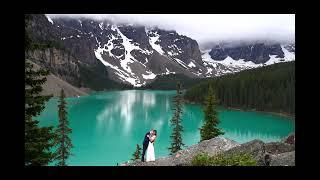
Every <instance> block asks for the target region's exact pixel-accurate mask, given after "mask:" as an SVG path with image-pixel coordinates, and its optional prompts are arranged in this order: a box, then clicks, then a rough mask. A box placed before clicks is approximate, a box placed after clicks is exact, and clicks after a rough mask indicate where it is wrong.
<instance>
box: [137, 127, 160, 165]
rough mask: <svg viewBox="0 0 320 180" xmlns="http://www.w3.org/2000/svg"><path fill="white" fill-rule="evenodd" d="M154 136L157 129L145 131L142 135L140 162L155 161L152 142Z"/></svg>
mask: <svg viewBox="0 0 320 180" xmlns="http://www.w3.org/2000/svg"><path fill="white" fill-rule="evenodd" d="M156 137H157V131H156V130H154V129H152V130H151V131H149V132H147V133H146V135H145V136H144V140H143V149H142V157H141V161H142V162H144V161H146V162H149V161H155V155H154V146H153V144H154V141H155V139H156Z"/></svg>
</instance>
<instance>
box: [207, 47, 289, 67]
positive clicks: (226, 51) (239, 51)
mask: <svg viewBox="0 0 320 180" xmlns="http://www.w3.org/2000/svg"><path fill="white" fill-rule="evenodd" d="M209 55H210V56H211V58H212V59H214V60H224V59H226V58H227V57H228V56H229V57H231V58H232V59H234V60H239V59H244V61H251V62H253V63H255V64H261V63H265V62H267V61H268V60H269V59H270V55H276V58H284V53H283V51H282V48H281V46H280V44H272V45H268V44H264V43H257V44H250V45H238V46H236V47H222V46H220V45H217V46H215V47H214V48H212V49H211V51H210V52H209Z"/></svg>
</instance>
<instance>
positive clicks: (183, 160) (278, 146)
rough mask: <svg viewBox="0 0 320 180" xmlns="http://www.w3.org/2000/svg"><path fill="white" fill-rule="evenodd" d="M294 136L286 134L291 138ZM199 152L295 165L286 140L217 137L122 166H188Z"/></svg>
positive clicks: (293, 152)
mask: <svg viewBox="0 0 320 180" xmlns="http://www.w3.org/2000/svg"><path fill="white" fill-rule="evenodd" d="M292 136H294V134H292V135H291V136H288V137H287V138H286V140H284V141H287V139H288V138H291V137H292ZM200 153H207V154H208V155H210V156H213V155H216V154H224V155H230V154H239V153H247V154H250V155H251V156H252V157H253V158H254V159H255V160H257V162H258V165H259V166H294V165H295V146H294V145H293V144H289V143H286V142H270V143H264V142H263V141H261V140H253V141H250V142H247V143H243V144H239V143H237V142H235V141H232V140H230V139H227V138H223V137H218V138H213V139H210V140H206V141H203V142H200V143H199V144H196V145H193V146H190V147H188V148H186V149H184V150H180V151H178V152H177V153H176V154H174V155H172V156H169V157H163V158H158V159H156V161H154V162H141V161H140V160H138V161H135V162H131V163H124V164H122V166H190V165H191V160H192V158H193V157H194V156H196V155H197V154H200Z"/></svg>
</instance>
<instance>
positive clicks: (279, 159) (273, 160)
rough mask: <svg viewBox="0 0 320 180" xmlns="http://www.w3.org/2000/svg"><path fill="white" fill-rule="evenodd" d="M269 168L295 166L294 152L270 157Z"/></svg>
mask: <svg viewBox="0 0 320 180" xmlns="http://www.w3.org/2000/svg"><path fill="white" fill-rule="evenodd" d="M270 166H295V151H291V152H285V153H281V154H277V155H271V157H270Z"/></svg>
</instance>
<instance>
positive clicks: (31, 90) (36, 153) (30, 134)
mask: <svg viewBox="0 0 320 180" xmlns="http://www.w3.org/2000/svg"><path fill="white" fill-rule="evenodd" d="M48 73H49V71H47V70H44V69H39V70H34V69H33V65H32V64H31V63H30V62H28V61H27V60H25V165H26V166H33V165H47V164H48V163H50V162H51V161H52V160H53V159H54V154H53V153H52V152H50V149H51V148H52V147H53V146H54V138H55V134H54V132H53V127H52V126H50V127H39V125H38V123H39V121H37V120H34V119H33V118H34V117H36V116H38V115H40V113H41V111H42V110H43V109H44V108H45V102H46V101H48V100H49V99H50V98H51V97H52V96H42V95H40V93H41V91H42V90H43V89H42V87H41V85H42V84H44V83H45V81H46V78H45V76H46V75H48Z"/></svg>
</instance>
